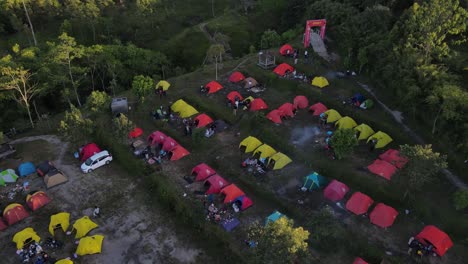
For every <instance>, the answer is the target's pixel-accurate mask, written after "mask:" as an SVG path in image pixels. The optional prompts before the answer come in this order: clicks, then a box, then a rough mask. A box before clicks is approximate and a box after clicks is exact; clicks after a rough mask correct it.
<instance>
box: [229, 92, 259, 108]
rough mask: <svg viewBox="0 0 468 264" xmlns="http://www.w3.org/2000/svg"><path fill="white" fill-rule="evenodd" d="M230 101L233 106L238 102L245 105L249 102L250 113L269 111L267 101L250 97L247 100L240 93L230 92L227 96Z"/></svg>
mask: <svg viewBox="0 0 468 264" xmlns="http://www.w3.org/2000/svg"><path fill="white" fill-rule="evenodd" d="M226 98H227V99H228V101H229V102H230V103H231V104H234V103H235V102H236V100H237V101H239V102H241V103H243V104H244V105H245V104H247V101H248V103H249V105H250V106H249V111H251V112H255V111H260V110H265V109H268V105H267V104H266V103H265V101H264V100H263V99H262V98H253V97H252V96H249V97H247V98H244V97H243V96H242V95H241V94H240V93H239V92H237V91H232V92H229V93H228V94H227V96H226Z"/></svg>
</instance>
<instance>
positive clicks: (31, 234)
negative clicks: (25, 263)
mask: <svg viewBox="0 0 468 264" xmlns="http://www.w3.org/2000/svg"><path fill="white" fill-rule="evenodd" d="M31 240H34V241H36V242H39V241H41V238H40V237H39V236H38V235H37V234H36V232H35V231H34V229H32V228H31V227H27V228H25V229H23V230H21V231H19V232H18V233H16V234H15V235H14V236H13V242H15V243H16V248H17V249H22V248H23V247H24V244H25V243H27V242H29V241H31Z"/></svg>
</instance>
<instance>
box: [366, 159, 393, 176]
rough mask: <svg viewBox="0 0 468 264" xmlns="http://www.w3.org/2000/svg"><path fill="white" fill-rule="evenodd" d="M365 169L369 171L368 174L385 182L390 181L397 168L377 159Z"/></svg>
mask: <svg viewBox="0 0 468 264" xmlns="http://www.w3.org/2000/svg"><path fill="white" fill-rule="evenodd" d="M367 169H369V171H370V172H372V173H374V174H377V175H379V176H381V177H384V178H385V179H387V180H390V179H391V178H392V176H393V174H395V172H396V170H397V168H396V167H395V166H393V165H392V164H390V163H388V162H386V161H383V160H379V159H376V160H375V161H374V163H372V164H371V165H369V166H367Z"/></svg>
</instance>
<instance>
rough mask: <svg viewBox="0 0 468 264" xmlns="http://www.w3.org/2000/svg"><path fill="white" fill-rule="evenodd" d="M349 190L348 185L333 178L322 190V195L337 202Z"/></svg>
mask: <svg viewBox="0 0 468 264" xmlns="http://www.w3.org/2000/svg"><path fill="white" fill-rule="evenodd" d="M348 191H349V187H348V186H346V184H344V183H342V182H339V181H337V180H333V181H332V182H331V183H330V184H328V186H327V187H326V188H325V190H323V195H324V196H325V198H327V199H328V200H332V201H334V202H337V201H339V200H341V199H343V197H344V196H345V195H346V193H347V192H348Z"/></svg>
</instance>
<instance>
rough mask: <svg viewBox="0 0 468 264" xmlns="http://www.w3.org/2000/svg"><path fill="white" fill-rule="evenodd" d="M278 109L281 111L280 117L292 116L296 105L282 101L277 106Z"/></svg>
mask: <svg viewBox="0 0 468 264" xmlns="http://www.w3.org/2000/svg"><path fill="white" fill-rule="evenodd" d="M278 110H279V111H280V112H281V117H283V116H289V117H294V111H295V110H296V107H295V106H294V105H293V104H291V103H284V104H282V105H281V106H280V107H278Z"/></svg>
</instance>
